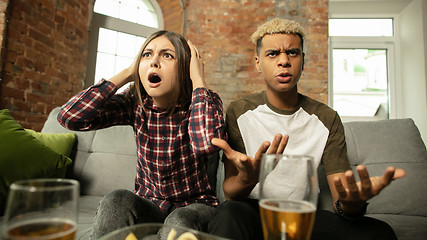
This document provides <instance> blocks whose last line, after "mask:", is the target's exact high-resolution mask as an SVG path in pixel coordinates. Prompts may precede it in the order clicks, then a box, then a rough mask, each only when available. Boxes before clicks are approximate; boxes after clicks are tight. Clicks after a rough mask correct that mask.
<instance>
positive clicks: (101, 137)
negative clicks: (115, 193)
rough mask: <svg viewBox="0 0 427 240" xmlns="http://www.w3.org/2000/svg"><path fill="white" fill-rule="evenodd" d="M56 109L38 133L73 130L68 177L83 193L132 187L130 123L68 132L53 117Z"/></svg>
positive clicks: (133, 155) (133, 150) (133, 166)
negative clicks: (74, 141) (73, 139)
mask: <svg viewBox="0 0 427 240" xmlns="http://www.w3.org/2000/svg"><path fill="white" fill-rule="evenodd" d="M58 113H59V108H55V109H53V110H52V111H51V113H50V114H49V117H48V119H47V121H46V122H45V124H44V127H43V129H42V132H46V133H63V132H73V133H75V134H76V135H77V138H76V139H77V141H76V145H75V146H74V148H73V152H72V156H71V158H72V159H73V164H72V168H71V169H70V172H69V174H68V177H70V178H74V179H77V180H78V181H79V182H80V184H81V193H82V194H83V195H98V196H103V195H105V194H106V193H108V192H110V191H112V190H115V189H128V190H133V189H134V181H135V175H136V159H137V157H136V144H135V137H134V133H133V130H132V127H130V126H115V127H110V128H106V129H101V130H97V131H86V132H81V131H70V130H68V129H65V128H64V127H62V126H61V125H60V124H59V123H58V121H57V120H56V117H57V115H58Z"/></svg>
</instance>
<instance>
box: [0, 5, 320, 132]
mask: <svg viewBox="0 0 427 240" xmlns="http://www.w3.org/2000/svg"><path fill="white" fill-rule="evenodd" d="M158 3H159V5H160V7H161V9H162V14H163V17H164V24H165V29H167V30H172V31H175V32H179V33H183V34H184V35H185V36H186V37H187V38H189V39H190V40H191V41H193V42H194V43H195V44H196V45H197V47H198V48H199V50H200V52H201V53H202V55H203V58H204V62H205V77H206V81H207V83H208V85H209V87H210V88H212V89H214V90H216V91H217V92H218V93H219V94H220V96H221V97H222V99H223V101H224V104H225V107H227V105H228V103H229V102H230V101H232V100H234V99H236V98H238V97H241V96H244V95H246V94H249V93H252V92H255V91H259V90H262V89H264V83H263V81H262V80H261V79H260V77H259V73H257V72H256V71H255V68H254V46H253V44H252V43H251V42H250V40H249V37H250V35H251V34H252V32H253V31H255V29H256V26H257V25H258V24H260V23H262V22H264V21H265V20H267V19H269V18H272V17H286V18H291V19H294V20H296V21H298V22H300V23H301V24H302V25H303V26H304V27H305V28H306V32H307V33H308V35H307V38H306V42H305V45H304V46H305V52H306V59H305V60H306V61H305V62H306V65H305V69H304V72H303V76H302V79H301V81H300V84H299V86H300V90H301V92H303V93H305V94H307V95H309V96H311V97H313V98H315V99H318V100H320V101H322V102H325V103H326V102H327V90H328V66H327V63H328V62H327V32H328V30H327V24H328V21H327V20H328V0H280V1H279V0H276V1H274V0H263V1H260V0H203V1H202V0H158ZM181 4H182V5H181ZM92 5H93V0H89V1H87V0H67V1H64V0H13V1H10V0H0V42H3V43H4V44H3V47H2V49H1V56H2V58H1V63H2V64H1V66H0V68H1V67H3V70H2V73H1V82H0V97H1V100H0V109H3V108H8V109H10V111H11V112H12V115H13V116H14V117H15V118H16V119H17V120H18V121H19V123H21V124H22V125H23V126H24V127H26V128H31V129H34V130H40V129H41V127H42V126H43V122H44V121H45V120H46V118H47V114H48V113H49V112H50V111H51V109H52V108H54V107H56V106H59V105H62V104H63V103H64V102H65V101H67V100H68V99H69V98H70V97H71V96H72V95H74V94H75V93H77V92H78V91H80V90H82V88H83V82H84V77H85V72H86V61H87V60H86V58H87V46H88V44H87V43H88V36H89V34H88V32H87V29H88V24H89V21H90V14H89V13H90V12H91V11H92V10H91V9H92ZM5 19H7V20H8V21H5ZM6 22H7V24H8V25H7V27H6V28H5V23H6ZM3 29H5V30H4V32H3ZM2 37H3V39H4V40H5V41H2Z"/></svg>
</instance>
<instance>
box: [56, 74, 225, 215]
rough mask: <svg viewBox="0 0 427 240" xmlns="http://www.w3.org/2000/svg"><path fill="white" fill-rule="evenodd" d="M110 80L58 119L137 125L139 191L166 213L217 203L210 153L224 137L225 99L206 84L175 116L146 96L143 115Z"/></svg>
mask: <svg viewBox="0 0 427 240" xmlns="http://www.w3.org/2000/svg"><path fill="white" fill-rule="evenodd" d="M116 91H117V87H116V86H115V85H114V84H113V83H111V82H109V81H106V80H102V81H101V82H100V83H98V84H96V85H93V86H92V87H90V88H89V89H87V90H84V91H82V92H80V93H78V94H77V95H76V96H74V97H73V98H71V99H70V100H69V101H68V102H67V103H66V104H64V105H63V106H62V109H61V112H60V114H59V115H58V121H59V122H60V123H61V124H62V125H63V126H64V127H66V128H68V129H71V130H80V131H84V130H94V129H100V128H106V127H109V126H113V125H132V126H133V129H134V131H135V138H136V144H137V155H138V162H137V166H136V168H137V175H136V178H135V190H134V191H135V193H136V194H138V195H140V196H143V197H145V198H147V199H150V200H152V201H153V202H154V203H156V204H157V205H158V206H159V207H160V209H162V210H163V211H164V212H168V210H169V208H170V207H171V206H175V207H182V206H186V205H188V204H191V203H204V204H207V205H211V206H216V205H218V199H217V197H215V192H214V190H213V188H212V186H210V184H209V181H208V175H207V157H208V155H209V154H212V153H214V152H215V151H217V150H218V149H217V148H216V147H215V146H213V145H212V144H211V140H212V138H214V137H217V138H222V139H225V131H224V118H223V111H222V110H223V109H222V101H221V99H220V98H219V96H218V94H216V93H214V92H212V91H210V90H207V89H205V88H198V89H196V90H194V91H193V95H192V101H191V105H190V106H189V107H187V109H183V108H181V107H179V106H178V108H177V110H176V111H175V112H174V113H173V114H172V115H170V116H168V115H167V114H166V112H165V111H163V110H161V109H159V108H158V107H156V106H155V105H153V101H152V99H151V98H150V97H146V98H145V99H144V102H143V104H144V107H145V109H146V112H145V113H144V111H143V109H142V107H141V105H140V104H139V103H138V101H137V100H136V99H135V100H126V98H125V97H124V93H121V94H115V92H116Z"/></svg>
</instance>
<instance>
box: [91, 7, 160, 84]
mask: <svg viewBox="0 0 427 240" xmlns="http://www.w3.org/2000/svg"><path fill="white" fill-rule="evenodd" d="M160 29H163V16H162V12H161V9H160V7H159V5H158V4H157V2H156V1H155V0H96V1H95V4H94V8H93V15H92V21H91V26H90V35H89V49H88V68H87V71H86V81H85V87H88V86H91V85H92V84H94V83H96V82H98V81H99V80H101V78H105V79H109V78H111V77H113V76H114V75H115V74H117V73H119V72H120V71H121V70H123V69H124V68H126V67H128V66H129V65H130V64H131V63H132V61H133V59H134V58H135V55H136V54H137V52H138V50H139V48H140V47H141V45H142V43H143V42H144V41H145V39H146V37H148V36H149V35H150V34H151V33H153V32H155V31H158V30H160Z"/></svg>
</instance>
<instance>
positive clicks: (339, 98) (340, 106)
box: [332, 49, 388, 117]
mask: <svg viewBox="0 0 427 240" xmlns="http://www.w3.org/2000/svg"><path fill="white" fill-rule="evenodd" d="M332 54H333V55H332V57H333V94H334V95H333V107H334V109H335V110H336V111H337V112H338V113H339V114H340V115H341V116H371V117H372V116H375V115H378V114H379V111H381V112H382V111H384V110H385V111H386V114H387V116H388V107H387V106H388V77H387V50H384V49H333V52H332Z"/></svg>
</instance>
